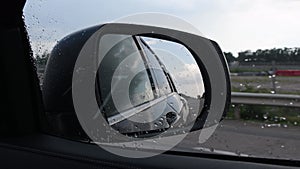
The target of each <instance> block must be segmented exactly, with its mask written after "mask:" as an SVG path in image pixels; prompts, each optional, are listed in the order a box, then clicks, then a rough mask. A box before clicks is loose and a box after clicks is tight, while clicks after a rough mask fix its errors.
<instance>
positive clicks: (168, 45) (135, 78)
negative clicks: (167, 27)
mask: <svg viewBox="0 0 300 169" xmlns="http://www.w3.org/2000/svg"><path fill="white" fill-rule="evenodd" d="M98 56H99V60H98V61H99V62H100V66H99V69H98V72H97V80H96V85H97V87H96V96H97V100H98V103H99V108H100V111H101V112H102V115H103V116H104V117H105V118H106V120H107V122H108V124H109V125H110V126H112V127H113V128H114V129H115V130H117V131H119V132H120V133H122V134H126V135H131V134H133V135H134V136H135V137H144V136H145V135H151V134H159V133H161V132H166V131H172V132H173V133H175V132H174V131H184V128H185V127H187V126H191V125H193V123H194V121H195V119H196V118H197V117H198V115H199V114H200V113H201V110H202V108H203V103H204V99H203V94H204V92H205V90H204V84H203V79H202V75H201V72H200V69H199V67H198V65H197V63H196V61H195V60H194V57H193V55H192V54H191V53H190V51H189V50H188V49H187V48H186V47H185V46H183V45H181V44H179V43H176V42H171V41H167V40H162V39H157V38H150V37H141V36H128V35H114V34H108V35H105V36H103V37H102V38H101V39H100V42H99V51H98Z"/></svg>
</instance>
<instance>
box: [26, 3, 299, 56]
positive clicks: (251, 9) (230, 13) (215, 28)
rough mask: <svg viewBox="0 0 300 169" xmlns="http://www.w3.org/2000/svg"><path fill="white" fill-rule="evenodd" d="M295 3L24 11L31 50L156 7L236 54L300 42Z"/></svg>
mask: <svg viewBox="0 0 300 169" xmlns="http://www.w3.org/2000/svg"><path fill="white" fill-rule="evenodd" d="M299 9H300V0H184V1H183V0H151V1H149V0H126V1H125V0H123V1H121V0H109V1H101V0H84V1H83V0H82V1H79V0H28V1H27V4H26V6H25V9H24V12H25V22H26V24H27V27H28V32H29V36H30V40H31V43H32V48H33V50H34V52H35V53H42V52H43V51H44V50H46V49H48V50H51V48H52V47H53V45H54V44H55V43H56V42H57V41H58V40H60V39H62V38H63V37H64V36H66V35H68V34H70V33H72V32H74V31H76V30H80V29H83V28H87V27H89V26H93V25H98V24H101V23H105V22H112V21H114V20H116V19H118V18H121V17H124V16H127V15H132V14H136V13H144V12H156V13H164V14H169V15H173V16H176V17H179V18H181V19H184V20H186V21H187V22H189V23H190V24H192V25H194V26H195V27H196V28H197V29H198V30H199V31H200V32H201V33H202V35H204V36H205V37H207V38H210V39H213V40H215V41H217V42H218V44H219V45H220V46H221V48H222V49H223V51H225V52H232V53H233V54H234V55H235V56H237V53H238V52H240V51H245V50H248V49H249V50H257V49H269V48H274V47H276V48H283V47H290V48H293V47H300V38H299V36H300V22H299V18H300V10H299ZM158 19H159V18H158Z"/></svg>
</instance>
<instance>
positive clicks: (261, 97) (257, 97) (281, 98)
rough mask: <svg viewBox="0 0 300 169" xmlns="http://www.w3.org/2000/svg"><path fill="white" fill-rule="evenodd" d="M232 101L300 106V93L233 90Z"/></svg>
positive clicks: (237, 102)
mask: <svg viewBox="0 0 300 169" xmlns="http://www.w3.org/2000/svg"><path fill="white" fill-rule="evenodd" d="M231 103H232V104H251V105H265V106H284V107H297V108H300V95H289V94H267V93H244V92H232V93H231Z"/></svg>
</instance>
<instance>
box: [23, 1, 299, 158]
mask: <svg viewBox="0 0 300 169" xmlns="http://www.w3.org/2000/svg"><path fill="white" fill-rule="evenodd" d="M299 8H300V2H299V1H282V0H266V1H259V0H241V1H239V0H232V1H230V3H229V2H223V1H220V0H217V1H194V0H188V1H180V0H174V1H172V5H170V2H165V1H158V0H156V1H143V2H141V1H136V0H134V1H116V0H111V1H107V2H105V3H104V2H102V1H97V0H89V1H82V2H74V1H71V0H65V1H59V0H42V1H34V0H31V1H29V0H28V1H27V3H26V6H25V8H24V14H25V16H24V18H25V23H26V26H27V29H28V33H29V39H30V43H31V47H32V50H33V55H34V57H35V59H36V64H37V69H38V71H37V73H38V76H39V78H40V82H41V84H42V82H43V76H44V69H45V66H46V61H47V59H48V58H49V56H50V53H51V50H52V48H53V46H54V45H55V44H57V42H58V41H59V40H61V39H62V38H63V37H65V36H66V35H69V34H70V33H73V32H75V31H78V30H81V29H83V28H87V27H90V26H92V25H98V24H101V23H105V22H111V21H113V20H116V19H118V18H120V17H124V16H127V15H131V14H134V13H143V12H149V11H151V12H155V13H167V14H169V15H173V16H177V17H180V18H183V19H185V20H187V21H188V22H190V23H191V24H193V25H194V26H195V27H196V28H198V29H199V30H200V31H201V32H202V33H203V34H204V35H206V37H207V38H211V39H214V40H216V41H217V42H218V43H219V44H220V46H221V48H222V49H223V50H224V57H225V58H226V60H227V63H228V66H229V69H230V79H231V89H232V98H231V101H232V104H231V105H230V109H229V111H228V112H227V115H226V117H225V119H223V121H222V122H221V123H220V124H219V125H218V126H217V128H216V130H215V132H214V133H213V134H212V136H211V137H210V138H209V139H207V140H201V139H200V136H199V135H201V133H197V132H193V133H189V135H188V136H187V137H186V139H185V140H184V141H183V142H182V143H180V144H179V145H178V146H177V147H175V148H174V149H173V150H174V151H187V152H196V153H216V154H223V155H235V156H244V157H247V158H251V157H261V158H271V159H274V160H276V159H287V160H298V161H299V160H300V151H299V150H298V147H300V141H299V140H300V106H299V100H300V99H299V95H300V88H299V87H300V85H299V84H300V78H299V77H300V76H299V70H300V67H299V65H300V61H299V58H300V47H299V44H300V42H299V33H300V32H299V30H300V24H299V22H297V20H299V17H300V10H299ZM111 9H113V10H111ZM157 20H158V21H160V18H158V17H157ZM126 38H128V39H126ZM126 38H125V39H126V40H124V44H125V43H126V44H127V47H126V50H131V52H133V51H135V52H136V51H139V50H138V48H137V47H136V44H135V43H134V42H133V39H132V38H131V37H126ZM108 39H112V37H109V38H108ZM143 39H144V41H145V42H147V45H148V46H150V47H151V49H153V51H154V53H155V54H156V55H159V54H160V53H159V52H156V51H155V50H154V49H155V48H158V47H157V46H155V45H156V44H159V43H156V44H154V43H151V42H153V41H151V39H147V38H143ZM162 42H163V41H162ZM124 44H123V45H124ZM139 45H141V46H142V48H143V49H144V51H143V52H144V53H145V54H146V56H147V58H148V59H149V60H150V62H151V66H152V67H155V68H157V70H156V71H157V72H155V74H154V73H153V72H152V70H151V71H150V72H152V74H151V73H150V74H149V72H147V71H146V72H145V71H140V74H138V75H136V76H134V77H132V78H133V81H132V83H131V88H130V93H131V94H130V101H131V104H133V105H135V106H138V105H140V104H143V103H144V102H147V101H151V100H155V99H156V98H157V97H158V96H157V95H156V93H159V94H167V93H170V91H173V89H172V88H173V87H172V86H174V88H175V89H176V90H177V91H178V93H180V95H182V96H183V97H186V96H191V97H186V98H188V99H191V100H193V101H195V98H201V96H202V95H203V93H205V92H206V91H204V90H203V89H204V86H203V87H202V88H199V89H197V88H195V87H193V86H191V85H190V84H191V83H189V82H190V81H189V80H191V79H196V81H197V83H198V84H201V81H202V79H201V77H202V76H201V72H200V71H198V70H196V69H195V66H194V65H195V64H196V65H197V63H196V62H195V61H194V60H187V61H186V63H188V64H186V65H184V66H182V65H181V66H179V65H180V63H176V61H173V62H170V60H172V57H168V56H167V55H165V56H164V55H160V56H161V57H160V58H161V61H162V63H164V65H165V67H166V70H167V71H169V72H170V74H171V75H173V76H170V79H171V81H173V83H170V80H169V79H168V76H163V74H165V71H164V70H163V69H162V68H161V65H160V64H159V63H158V62H157V60H155V58H154V57H152V56H153V53H152V52H150V51H149V50H147V48H145V46H144V45H143V44H142V43H139ZM121 47H122V43H121V44H119V45H116V48H114V49H112V50H111V51H110V53H109V54H108V55H110V57H107V61H105V62H106V63H107V64H105V65H103V66H106V67H108V68H115V67H116V65H114V63H116V62H122V61H123V60H124V58H122V57H118V56H120V55H118V54H120V53H122V52H123V53H124V52H126V50H125V48H123V49H122V48H121ZM186 50H187V49H186V48H181V47H176V48H172V49H171V50H170V51H174V53H175V54H179V53H180V52H181V54H182V56H184V55H185V54H186V53H185V51H186ZM182 51H183V52H182ZM143 52H142V53H143ZM134 57H135V58H136V59H133V60H132V63H133V62H134V61H136V60H137V61H139V62H138V63H139V64H137V65H138V67H139V68H141V69H147V68H146V66H147V64H146V65H143V64H142V63H144V62H143V58H142V56H141V55H140V54H136V55H134ZM112 58H114V59H112ZM147 58H146V59H147ZM192 58H193V57H192ZM168 63H172V64H168ZM128 66H132V65H128ZM138 67H136V68H138ZM183 67H184V68H185V69H181V68H183ZM124 68H126V65H125V66H124ZM184 70H189V72H193V74H192V75H191V74H190V73H185V71H184ZM101 72H102V71H101ZM105 73H106V74H110V75H112V72H110V71H107V72H105ZM152 75H153V76H157V77H160V78H161V79H162V80H161V81H160V82H162V83H160V86H161V87H160V88H161V92H158V84H159V83H158V82H156V81H155V80H153V83H152V81H151V77H150V76H152ZM165 75H166V74H165ZM191 77H196V78H191ZM98 78H99V79H98V80H99V82H100V81H102V82H103V84H102V86H101V87H100V88H99V89H100V90H101V92H100V97H99V102H105V103H106V106H105V107H104V109H105V111H106V112H107V116H112V115H115V114H116V112H117V111H116V108H115V107H114V105H113V103H112V98H111V97H110V96H109V92H110V90H111V85H110V84H108V83H107V84H106V81H108V80H112V79H108V77H106V76H105V75H104V74H101V73H100V74H99V77H98ZM123 78H124V79H126V78H128V77H126V76H122V74H119V75H118V76H115V77H114V78H113V79H114V80H116V81H119V82H122V79H123ZM179 78H185V80H184V81H179V80H177V79H179ZM157 79H159V78H157ZM166 79H167V80H166ZM220 83H224V82H220ZM135 84H136V85H135ZM167 84H168V85H167ZM202 85H203V83H202ZM134 86H135V87H134ZM150 86H151V89H152V90H150ZM164 87H167V88H165V89H164ZM156 90H157V91H156ZM115 91H116V93H119V94H120V95H121V96H122V94H123V93H122V92H123V90H118V89H116V90H115ZM195 91H196V92H195ZM120 98H121V97H120ZM137 98H139V99H137ZM120 105H121V108H122V110H127V109H128V108H130V106H129V105H128V103H124V104H120ZM196 107H197V106H196ZM190 110H191V111H195V108H193V109H190ZM202 134H203V133H202Z"/></svg>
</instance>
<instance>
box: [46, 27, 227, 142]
mask: <svg viewBox="0 0 300 169" xmlns="http://www.w3.org/2000/svg"><path fill="white" fill-rule="evenodd" d="M109 34H116V35H129V36H144V37H150V38H157V39H163V40H167V41H171V42H176V43H178V44H181V45H183V46H185V47H186V48H187V49H188V50H189V52H190V53H191V54H192V56H193V57H194V59H195V61H196V63H197V65H198V67H199V69H200V71H201V74H202V78H203V83H204V87H205V93H204V94H203V96H202V97H201V98H203V99H202V100H203V103H201V104H202V106H203V108H202V109H201V112H199V116H198V117H197V118H196V119H195V122H194V124H193V125H192V126H189V128H188V129H186V128H182V129H180V128H178V130H182V131H183V130H184V131H185V130H188V131H195V130H200V129H202V128H207V127H211V126H213V125H216V124H218V123H219V122H220V121H221V120H222V119H223V117H224V116H225V114H226V112H227V110H228V107H229V103H230V94H231V91H230V79H229V73H228V72H229V71H228V66H227V63H226V60H225V57H224V55H223V52H222V51H221V49H220V47H219V45H218V44H217V43H216V42H214V41H212V40H209V39H206V38H203V37H200V36H197V35H194V34H190V33H186V32H182V31H177V30H172V29H166V28H160V27H152V26H145V25H133V24H120V23H110V24H104V25H99V26H95V27H91V28H88V29H84V30H81V31H79V32H76V33H74V34H71V35H69V36H67V37H66V38H64V39H63V40H61V41H60V42H59V43H58V44H57V45H56V46H55V47H54V49H53V51H52V53H51V56H50V58H49V60H48V63H47V67H46V71H45V78H44V82H43V89H42V91H43V97H44V103H45V108H46V112H47V115H48V119H49V120H50V121H51V124H53V125H52V129H51V130H52V131H54V133H57V134H58V135H61V136H66V137H71V138H75V137H76V138H82V137H86V135H85V133H86V134H87V135H88V136H89V137H91V133H89V132H90V131H93V130H95V129H96V128H97V129H98V128H99V129H100V130H101V126H100V125H99V122H97V121H95V120H93V118H94V117H95V112H97V111H95V110H99V107H101V105H98V103H99V102H97V99H96V98H97V97H98V96H97V94H96V93H97V90H99V89H97V88H96V89H95V84H96V74H97V71H94V70H98V66H99V64H100V63H99V62H101V61H99V58H98V57H97V56H96V55H97V54H98V52H99V51H98V49H99V45H101V44H100V40H101V38H102V37H103V36H105V35H109ZM93 58H94V59H93ZM95 58H97V59H95ZM95 63H96V64H95ZM91 65H93V66H91ZM93 72H94V73H93ZM100 83H101V82H100ZM83 89H84V90H87V92H79V93H78V91H81V90H83ZM93 89H95V90H96V91H95V90H93ZM179 96H181V97H182V96H183V94H179ZM82 103H87V104H85V106H82ZM169 116H170V117H171V115H169ZM105 121H106V122H107V118H106V120H105ZM169 121H172V120H171V118H169ZM74 126H76V127H75V129H74ZM179 133H180V132H179Z"/></svg>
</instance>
